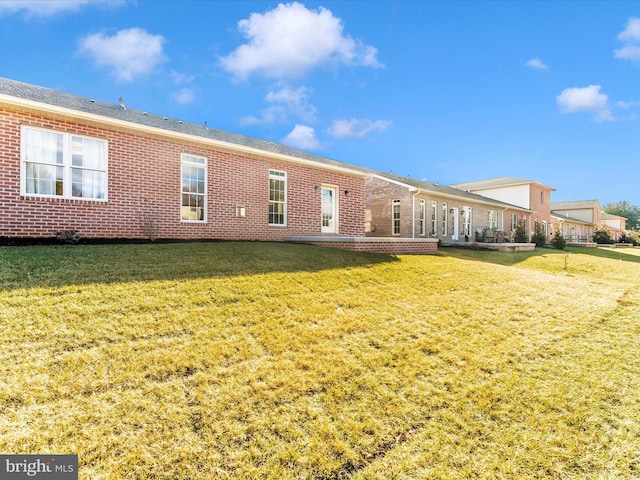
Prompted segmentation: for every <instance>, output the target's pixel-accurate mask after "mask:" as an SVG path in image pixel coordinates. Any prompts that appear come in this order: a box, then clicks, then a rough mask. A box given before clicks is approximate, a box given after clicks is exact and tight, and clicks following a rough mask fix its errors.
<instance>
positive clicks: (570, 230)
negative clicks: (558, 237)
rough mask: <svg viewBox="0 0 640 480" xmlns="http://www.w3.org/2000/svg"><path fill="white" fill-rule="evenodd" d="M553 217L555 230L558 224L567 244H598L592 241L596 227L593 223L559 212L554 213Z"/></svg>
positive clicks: (591, 245)
mask: <svg viewBox="0 0 640 480" xmlns="http://www.w3.org/2000/svg"><path fill="white" fill-rule="evenodd" d="M551 219H552V221H553V226H554V232H555V227H556V226H557V227H558V229H559V231H560V233H561V234H562V236H563V237H564V239H565V240H566V242H567V245H571V246H579V247H584V246H587V247H595V246H597V245H596V243H594V242H593V241H592V238H593V228H594V227H593V223H591V222H587V221H584V220H580V219H577V218H571V217H569V216H566V215H562V214H558V213H552V214H551ZM554 232H552V233H554Z"/></svg>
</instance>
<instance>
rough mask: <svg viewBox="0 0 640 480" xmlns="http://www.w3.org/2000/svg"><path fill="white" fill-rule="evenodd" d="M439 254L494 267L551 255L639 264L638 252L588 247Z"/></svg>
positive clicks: (451, 250) (446, 251)
mask: <svg viewBox="0 0 640 480" xmlns="http://www.w3.org/2000/svg"><path fill="white" fill-rule="evenodd" d="M440 252H441V253H444V254H446V255H448V256H451V257H455V258H460V259H465V260H476V261H481V262H486V263H493V264H496V265H505V266H510V265H517V264H519V263H522V262H524V261H526V260H528V259H530V258H532V257H549V256H553V255H564V254H565V253H569V254H581V255H589V256H593V257H599V258H606V259H610V260H621V261H623V262H632V263H640V252H638V251H637V250H633V252H634V253H631V252H625V251H623V250H621V249H613V248H611V249H609V248H592V247H590V248H588V247H567V248H566V249H565V250H556V249H554V248H548V247H541V248H536V249H535V250H533V251H530V252H498V251H495V250H471V249H467V248H456V247H442V248H440ZM636 252H638V253H636Z"/></svg>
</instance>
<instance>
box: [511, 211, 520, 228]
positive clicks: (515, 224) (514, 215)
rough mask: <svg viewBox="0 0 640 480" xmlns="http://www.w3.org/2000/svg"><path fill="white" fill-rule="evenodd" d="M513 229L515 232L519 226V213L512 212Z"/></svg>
mask: <svg viewBox="0 0 640 480" xmlns="http://www.w3.org/2000/svg"><path fill="white" fill-rule="evenodd" d="M510 227H511V231H512V232H513V231H514V230H515V229H516V228H518V214H516V213H512V214H511V224H510Z"/></svg>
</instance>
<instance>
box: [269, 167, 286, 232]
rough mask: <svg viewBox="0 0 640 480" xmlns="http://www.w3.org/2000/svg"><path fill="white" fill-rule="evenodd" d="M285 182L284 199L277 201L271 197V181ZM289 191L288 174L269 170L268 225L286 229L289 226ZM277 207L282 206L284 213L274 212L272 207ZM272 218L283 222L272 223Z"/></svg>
mask: <svg viewBox="0 0 640 480" xmlns="http://www.w3.org/2000/svg"><path fill="white" fill-rule="evenodd" d="M272 180H273V181H278V182H283V184H284V188H283V190H284V198H282V199H279V198H278V199H275V198H272V197H271V192H272V189H271V181H272ZM287 190H288V181H287V172H285V171H283V170H275V169H269V213H268V215H269V216H268V223H269V225H270V226H273V227H286V226H287ZM275 205H281V206H282V212H281V213H280V212H272V211H271V207H272V206H275ZM272 216H278V217H279V218H282V221H278V222H272V221H271V220H272V219H273V217H272Z"/></svg>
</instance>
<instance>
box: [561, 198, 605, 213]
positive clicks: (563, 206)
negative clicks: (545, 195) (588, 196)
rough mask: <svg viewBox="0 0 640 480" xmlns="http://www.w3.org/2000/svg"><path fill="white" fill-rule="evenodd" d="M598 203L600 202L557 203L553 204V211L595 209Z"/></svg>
mask: <svg viewBox="0 0 640 480" xmlns="http://www.w3.org/2000/svg"><path fill="white" fill-rule="evenodd" d="M598 203H599V202H598V200H577V201H573V202H555V203H552V204H551V211H554V210H576V209H583V208H593V207H595V206H596V205H597V204H598Z"/></svg>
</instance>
